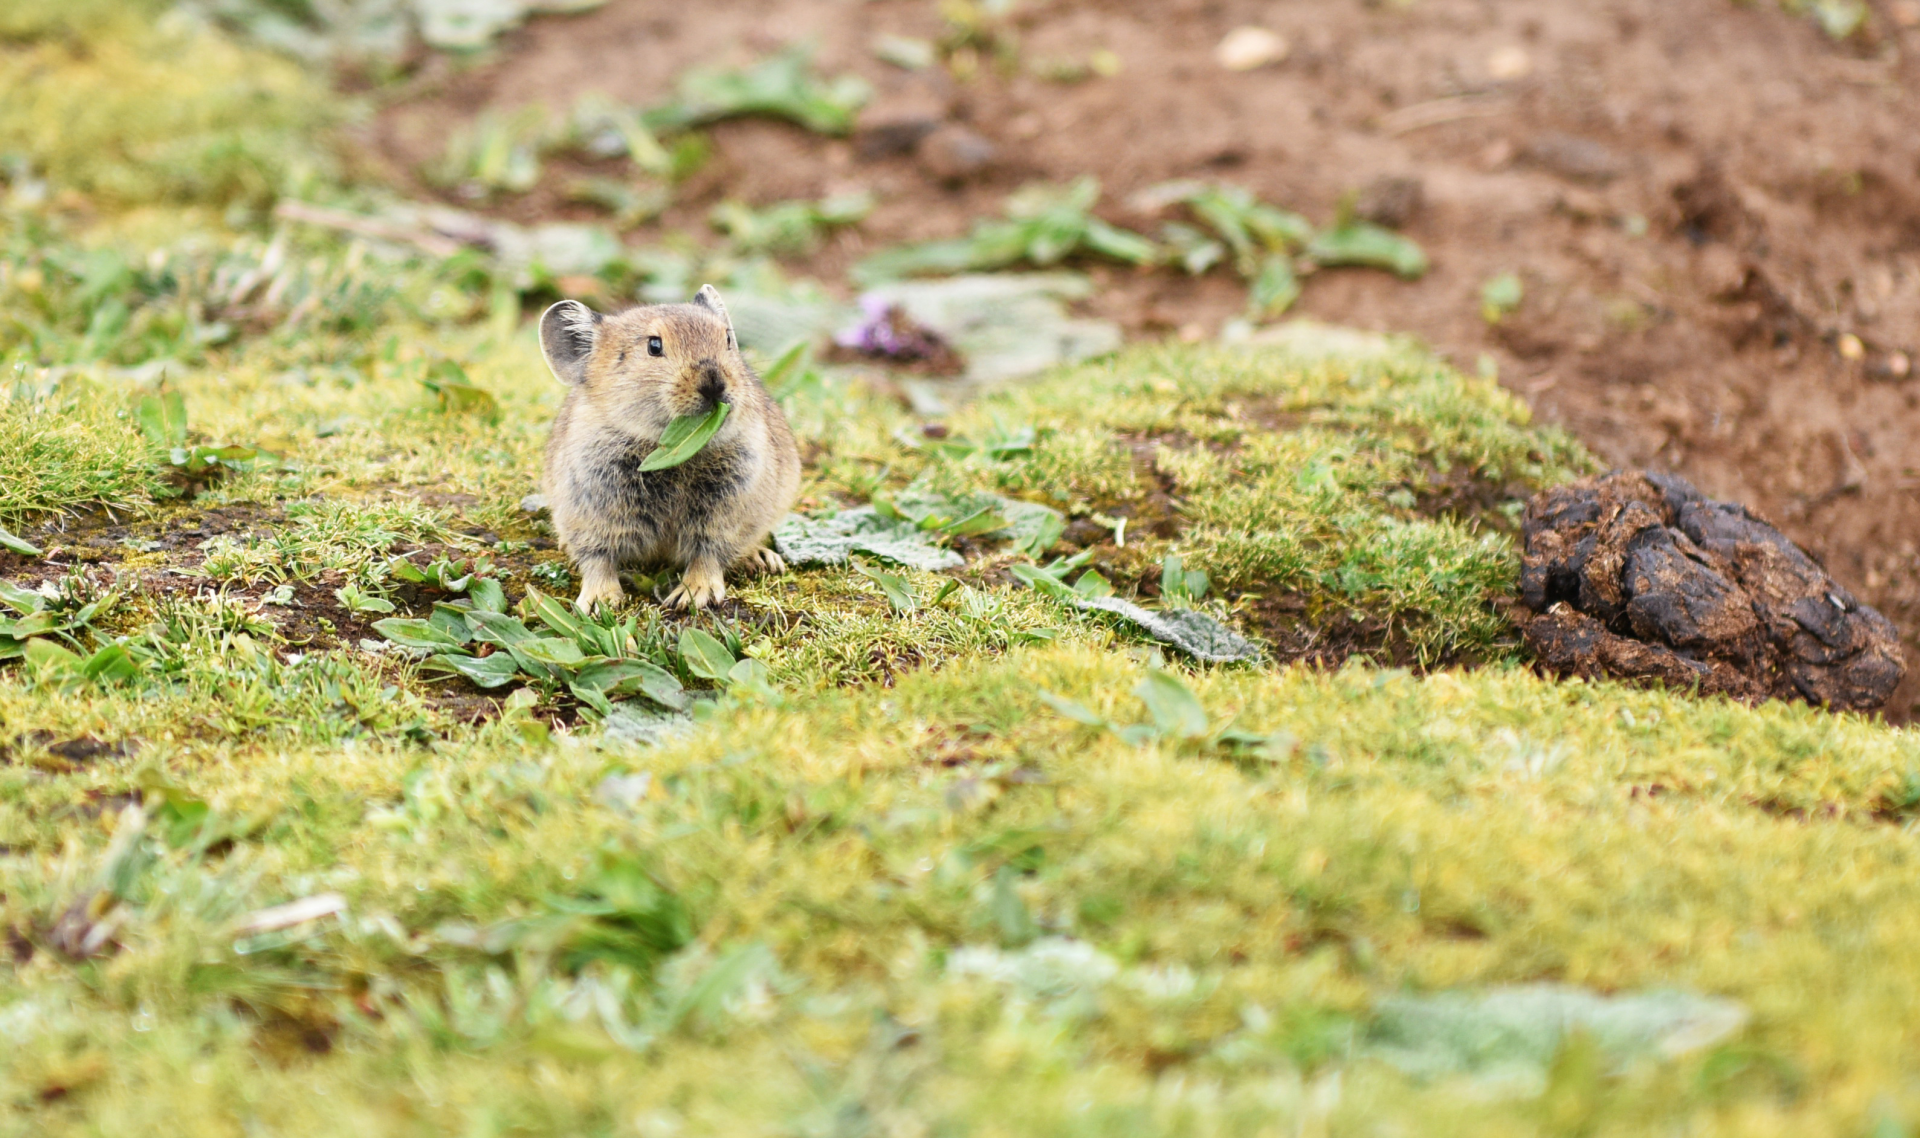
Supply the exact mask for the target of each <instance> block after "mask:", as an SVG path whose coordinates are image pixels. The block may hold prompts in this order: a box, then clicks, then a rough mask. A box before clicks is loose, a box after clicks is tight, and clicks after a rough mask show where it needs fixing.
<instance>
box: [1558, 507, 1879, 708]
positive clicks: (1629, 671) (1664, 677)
mask: <svg viewBox="0 0 1920 1138" xmlns="http://www.w3.org/2000/svg"><path fill="white" fill-rule="evenodd" d="M1521 532H1522V537H1523V539H1524V541H1525V545H1526V553H1525V560H1524V561H1523V563H1522V567H1521V571H1520V599H1521V601H1522V602H1523V603H1524V605H1525V606H1526V608H1527V609H1528V610H1530V612H1528V613H1526V614H1523V616H1524V619H1523V620H1522V621H1521V628H1522V632H1523V633H1524V635H1525V637H1526V641H1527V644H1528V646H1529V647H1531V648H1532V649H1533V651H1534V652H1535V653H1536V654H1537V655H1538V657H1539V659H1540V662H1541V663H1542V665H1543V666H1545V667H1546V668H1548V669H1549V670H1551V671H1554V672H1558V673H1560V674H1562V675H1577V676H1589V677H1601V676H1612V677H1618V678H1623V679H1633V680H1642V681H1654V680H1657V681H1660V682H1663V683H1666V684H1668V685H1670V686H1675V687H1690V688H1697V689H1698V690H1700V691H1701V692H1705V693H1718V694H1724V695H1729V696H1732V697H1733V698H1735V699H1739V700H1742V701H1745V702H1748V703H1757V702H1759V701H1761V700H1765V699H1801V700H1805V701H1806V702H1808V703H1811V704H1814V705H1816V706H1826V707H1830V708H1833V709H1835V710H1851V711H1871V710H1874V709H1876V708H1879V707H1881V706H1882V705H1884V704H1885V703H1886V702H1887V700H1888V698H1890V697H1891V696H1892V695H1893V691H1894V688H1896V687H1898V686H1899V684H1900V679H1901V676H1902V675H1903V674H1904V673H1905V671H1906V664H1905V661H1904V660H1903V659H1902V657H1901V652H1900V638H1899V634H1898V632H1896V631H1895V629H1894V626H1893V623H1892V622H1891V621H1889V620H1888V619H1887V618H1886V617H1884V616H1882V615H1880V614H1879V613H1878V612H1876V611H1874V610H1873V609H1872V608H1869V607H1868V606H1866V605H1864V604H1861V603H1860V602H1859V601H1858V600H1855V599H1854V597H1853V594H1851V593H1849V592H1848V591H1847V590H1846V589H1844V588H1842V587H1841V586H1840V585H1839V584H1837V583H1836V582H1835V581H1834V580H1833V578H1831V577H1829V576H1828V575H1827V573H1826V571H1825V570H1824V569H1822V568H1820V566H1819V565H1818V564H1816V563H1815V562H1814V561H1813V559H1812V558H1810V557H1808V556H1807V555H1806V553H1805V552H1803V551H1802V550H1801V549H1800V548H1799V547H1798V546H1796V545H1794V544H1793V543H1792V542H1791V541H1788V540H1787V538H1786V537H1785V536H1784V535H1783V534H1781V533H1780V531H1779V530H1777V529H1774V528H1773V527H1772V526H1770V525H1768V524H1767V523H1766V522H1764V521H1761V520H1760V519H1759V518H1757V517H1755V516H1754V515H1753V513H1752V512H1750V511H1749V510H1748V509H1747V508H1746V507H1744V506H1740V505H1737V504H1735V503H1732V502H1717V501H1714V500H1713V499H1711V498H1708V497H1706V496H1704V495H1702V494H1701V493H1700V492H1699V491H1698V490H1696V489H1694V488H1693V487H1692V486H1691V485H1689V484H1688V483H1686V482H1685V481H1683V480H1681V479H1679V478H1674V477H1671V476H1666V475H1657V474H1640V473H1633V472H1619V471H1616V472H1614V473H1610V474H1606V475H1602V476H1598V477H1594V478H1587V479H1584V480H1582V481H1579V482H1575V483H1573V484H1571V485H1567V486H1560V487H1556V488H1555V489H1552V490H1548V491H1545V492H1543V493H1541V494H1539V495H1537V496H1536V497H1535V498H1534V499H1533V501H1532V502H1530V503H1528V505H1527V511H1526V515H1525V518H1524V520H1523V522H1522V530H1521Z"/></svg>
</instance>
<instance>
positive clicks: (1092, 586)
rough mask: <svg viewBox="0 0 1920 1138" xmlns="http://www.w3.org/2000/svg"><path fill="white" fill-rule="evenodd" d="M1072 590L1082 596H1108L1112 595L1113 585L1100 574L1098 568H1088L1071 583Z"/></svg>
mask: <svg viewBox="0 0 1920 1138" xmlns="http://www.w3.org/2000/svg"><path fill="white" fill-rule="evenodd" d="M1073 591H1074V592H1076V593H1079V594H1080V595H1081V596H1083V597H1110V596H1112V595H1113V586H1112V585H1111V584H1109V583H1108V582H1107V579H1106V578H1105V577H1102V576H1101V575H1100V571H1099V570H1098V569H1089V570H1087V571H1086V572H1085V573H1082V574H1080V579H1079V580H1078V581H1075V582H1074V583H1073Z"/></svg>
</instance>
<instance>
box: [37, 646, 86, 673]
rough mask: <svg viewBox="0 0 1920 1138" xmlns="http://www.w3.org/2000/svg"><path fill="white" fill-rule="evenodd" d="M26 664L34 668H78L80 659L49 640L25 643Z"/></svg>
mask: <svg viewBox="0 0 1920 1138" xmlns="http://www.w3.org/2000/svg"><path fill="white" fill-rule="evenodd" d="M27 663H28V664H30V665H32V666H33V667H35V668H61V669H67V668H78V667H79V666H80V657H79V656H77V655H75V654H74V653H72V652H70V651H68V650H67V649H65V648H62V647H61V646H60V645H58V644H55V643H54V642H53V641H51V640H46V639H35V640H29V641H27Z"/></svg>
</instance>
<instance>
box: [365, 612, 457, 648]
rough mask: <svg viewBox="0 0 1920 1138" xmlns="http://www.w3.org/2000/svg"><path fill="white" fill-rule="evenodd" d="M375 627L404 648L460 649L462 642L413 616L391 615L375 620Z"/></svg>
mask: <svg viewBox="0 0 1920 1138" xmlns="http://www.w3.org/2000/svg"><path fill="white" fill-rule="evenodd" d="M373 628H374V631H376V632H378V633H379V634H380V635H382V636H384V637H386V638H387V639H388V640H391V641H393V642H394V643H395V644H398V645H400V646H401V647H402V648H427V649H446V648H452V649H458V648H459V647H460V646H461V644H462V641H460V640H456V639H455V638H454V637H453V636H452V635H451V634H449V633H448V632H447V631H446V630H445V629H442V628H440V627H439V626H437V625H434V624H430V623H428V622H427V621H424V620H415V619H413V618H412V617H404V616H390V617H388V618H387V619H385V620H376V621H374V622H373Z"/></svg>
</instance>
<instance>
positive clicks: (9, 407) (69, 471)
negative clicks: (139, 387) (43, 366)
mask: <svg viewBox="0 0 1920 1138" xmlns="http://www.w3.org/2000/svg"><path fill="white" fill-rule="evenodd" d="M158 488H159V478H158V477H157V474H156V472H155V470H154V468H153V465H152V463H151V461H150V460H149V458H148V456H147V451H146V447H145V446H144V445H143V440H142V438H141V435H140V433H139V431H138V429H137V428H136V427H135V426H134V425H133V423H132V422H131V421H129V419H128V418H127V417H126V416H125V414H124V413H118V414H116V409H115V407H114V405H113V401H112V400H111V399H110V398H108V397H107V395H106V393H105V392H104V391H102V390H101V389H100V388H98V387H97V386H95V385H93V384H90V383H86V382H84V381H81V380H78V379H73V380H62V381H56V382H52V383H42V384H38V385H36V384H33V383H29V382H19V383H15V384H14V385H13V387H12V389H11V390H7V389H5V388H0V525H4V526H8V527H11V528H14V529H19V528H20V524H21V523H22V522H23V521H24V520H25V519H26V518H27V517H28V516H30V515H33V514H42V513H51V512H60V511H66V510H73V509H76V508H79V507H91V506H93V505H95V504H102V505H105V506H107V507H108V508H110V509H132V508H134V507H137V506H140V505H143V504H144V503H146V502H148V501H149V500H151V498H152V497H153V495H154V493H155V492H156V490H157V489H158Z"/></svg>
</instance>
